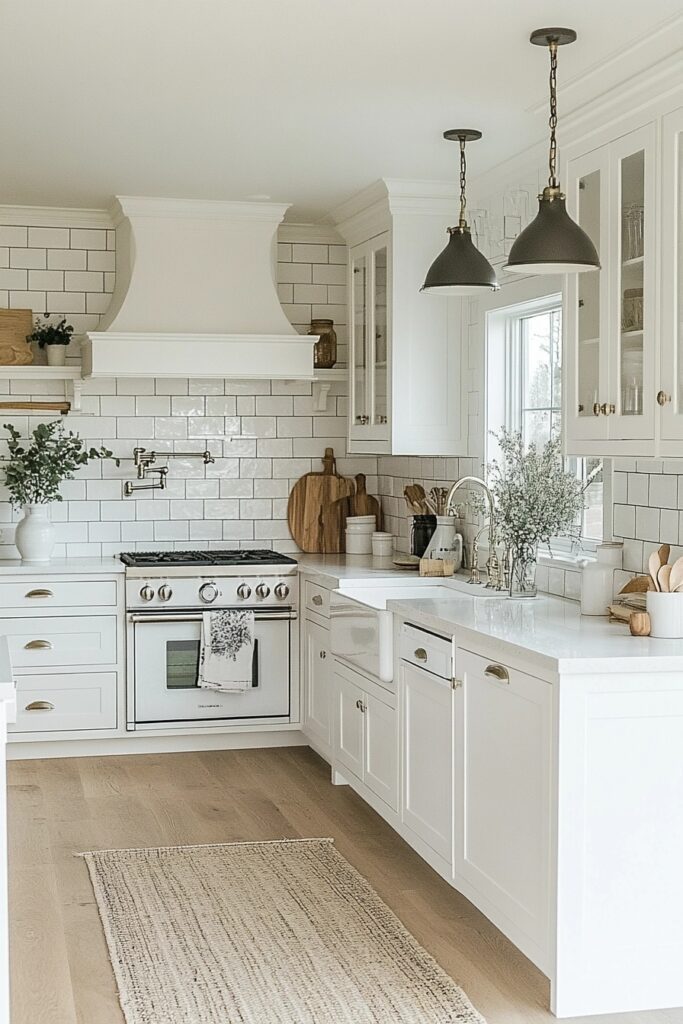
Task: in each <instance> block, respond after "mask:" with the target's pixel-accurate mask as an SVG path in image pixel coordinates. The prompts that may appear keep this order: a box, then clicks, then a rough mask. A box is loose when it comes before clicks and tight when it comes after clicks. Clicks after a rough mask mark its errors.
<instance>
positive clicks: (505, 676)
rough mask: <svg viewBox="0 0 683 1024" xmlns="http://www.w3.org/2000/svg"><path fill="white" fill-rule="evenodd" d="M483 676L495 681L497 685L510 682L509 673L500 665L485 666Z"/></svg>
mask: <svg viewBox="0 0 683 1024" xmlns="http://www.w3.org/2000/svg"><path fill="white" fill-rule="evenodd" d="M484 675H485V676H486V678H487V679H496V680H497V681H498V682H499V683H509V682H510V673H509V672H508V670H507V669H506V668H504V667H503V666H502V665H487V666H486V668H485V669H484Z"/></svg>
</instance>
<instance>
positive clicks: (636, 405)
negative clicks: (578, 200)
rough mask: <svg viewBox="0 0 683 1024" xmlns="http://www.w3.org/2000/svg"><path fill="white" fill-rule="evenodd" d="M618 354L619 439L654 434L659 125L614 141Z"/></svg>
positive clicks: (614, 389) (611, 410)
mask: <svg viewBox="0 0 683 1024" xmlns="http://www.w3.org/2000/svg"><path fill="white" fill-rule="evenodd" d="M611 148H612V167H611V191H612V197H613V200H614V206H613V225H612V239H613V252H614V257H615V258H614V259H613V260H612V272H613V275H614V276H613V286H614V294H613V302H612V304H611V321H612V324H613V338H614V345H613V348H612V352H613V359H612V360H611V366H610V396H609V399H608V402H609V405H608V407H607V410H606V413H607V415H610V416H613V417H614V418H615V421H614V422H612V424H611V426H610V436H612V437H614V438H615V439H629V438H644V439H645V438H651V437H654V421H655V396H654V392H653V355H654V301H655V295H654V217H655V203H654V195H653V188H654V181H653V179H654V175H653V160H654V128H650V127H647V128H644V129H639V130H638V131H636V132H632V133H630V134H629V135H627V136H625V137H624V138H623V139H619V140H618V141H617V142H616V143H614V144H613V145H612V147H611Z"/></svg>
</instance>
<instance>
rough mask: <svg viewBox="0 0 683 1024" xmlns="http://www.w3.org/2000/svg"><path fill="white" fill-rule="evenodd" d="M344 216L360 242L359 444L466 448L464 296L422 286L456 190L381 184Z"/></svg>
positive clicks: (354, 434) (405, 451) (393, 448)
mask: <svg viewBox="0 0 683 1024" xmlns="http://www.w3.org/2000/svg"><path fill="white" fill-rule="evenodd" d="M426 189H428V190H429V191H425V190H426ZM335 219H336V220H337V226H338V229H339V231H340V233H341V234H342V235H343V237H344V238H345V239H346V241H347V242H348V244H349V246H350V259H349V278H348V303H349V316H348V323H349V395H350V401H349V451H350V452H352V453H355V454H379V455H381V454H394V455H464V454H466V453H467V429H466V428H467V413H466V406H465V402H466V398H467V395H466V394H465V390H464V384H463V382H464V381H465V379H466V376H467V371H468V367H467V359H466V352H467V327H466V321H465V320H464V313H463V308H462V303H461V301H460V300H459V299H457V298H448V297H446V296H443V295H433V294H430V293H427V292H425V293H421V292H420V288H421V286H422V283H423V281H424V277H425V274H426V272H427V269H428V268H429V266H430V265H431V263H432V262H433V260H434V258H435V256H436V255H437V253H438V252H439V251H440V250H441V249H443V247H444V246H445V244H446V242H447V235H446V229H447V228H448V227H449V225H452V224H453V223H454V222H455V221H456V220H457V202H456V195H455V190H454V189H451V188H450V186H444V185H442V184H439V183H435V182H431V183H429V184H428V185H427V184H426V183H424V182H422V183H411V182H397V181H390V182H377V183H376V184H375V185H373V186H371V187H370V188H369V189H366V190H365V191H364V192H362V193H360V195H358V196H356V197H354V198H353V199H351V200H349V201H348V202H347V203H345V204H343V206H341V207H339V208H338V209H337V210H336V211H335Z"/></svg>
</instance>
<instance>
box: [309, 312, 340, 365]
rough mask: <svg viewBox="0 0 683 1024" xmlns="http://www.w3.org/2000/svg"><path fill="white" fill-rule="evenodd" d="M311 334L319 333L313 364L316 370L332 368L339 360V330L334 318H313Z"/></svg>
mask: <svg viewBox="0 0 683 1024" xmlns="http://www.w3.org/2000/svg"><path fill="white" fill-rule="evenodd" d="M308 333H309V334H319V335H320V338H319V340H318V341H316V343H315V347H314V349H313V365H314V367H315V368H316V370H331V369H332V367H333V366H334V364H335V363H336V362H337V332H336V331H335V329H334V320H320V319H318V320H311V329H310V331H309V332H308Z"/></svg>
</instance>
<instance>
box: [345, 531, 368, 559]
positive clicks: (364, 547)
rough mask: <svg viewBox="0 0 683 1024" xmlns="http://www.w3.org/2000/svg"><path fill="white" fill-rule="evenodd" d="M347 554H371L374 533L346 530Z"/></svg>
mask: <svg viewBox="0 0 683 1024" xmlns="http://www.w3.org/2000/svg"><path fill="white" fill-rule="evenodd" d="M346 554H347V555H371V554H372V534H371V533H350V532H349V531H348V530H347V531H346Z"/></svg>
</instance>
